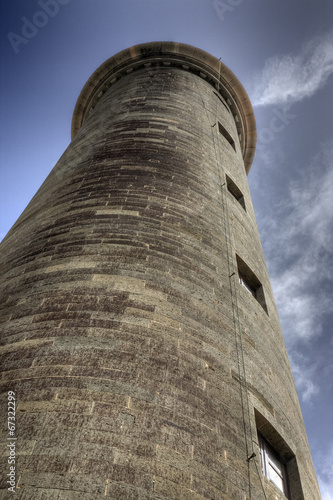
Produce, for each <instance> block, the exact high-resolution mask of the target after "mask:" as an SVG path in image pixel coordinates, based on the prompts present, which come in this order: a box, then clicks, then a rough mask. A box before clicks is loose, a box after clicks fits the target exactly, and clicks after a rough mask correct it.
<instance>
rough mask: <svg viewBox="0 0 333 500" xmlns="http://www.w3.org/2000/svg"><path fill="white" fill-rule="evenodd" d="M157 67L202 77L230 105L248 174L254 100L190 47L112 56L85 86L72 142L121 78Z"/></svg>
mask: <svg viewBox="0 0 333 500" xmlns="http://www.w3.org/2000/svg"><path fill="white" fill-rule="evenodd" d="M155 66H165V67H168V66H171V67H177V68H180V69H183V70H184V71H190V72H192V73H195V74H197V75H198V76H199V77H200V78H203V79H204V80H206V81H207V83H209V84H210V85H212V86H213V87H214V89H215V90H216V91H218V92H219V93H220V95H221V96H222V98H223V99H224V100H225V101H226V102H227V104H228V106H229V108H230V110H231V112H232V114H233V116H234V119H235V123H236V127H237V132H238V136H239V142H240V145H241V149H242V154H243V159H244V165H245V169H246V172H247V173H248V172H249V170H250V167H251V164H252V161H253V157H254V153H255V146H256V137H257V133H256V122H255V117H254V112H253V107H252V104H251V101H250V99H249V97H248V95H247V93H246V91H245V89H244V87H243V85H242V84H241V83H240V81H239V80H238V78H237V77H236V76H235V75H234V73H233V72H232V71H231V70H230V69H229V68H228V67H227V66H225V65H224V64H223V63H222V62H221V61H220V60H218V59H217V58H216V57H213V56H212V55H210V54H208V53H207V52H205V51H203V50H201V49H198V48H196V47H193V46H191V45H187V44H182V43H176V42H150V43H144V44H140V45H135V46H133V47H130V48H129V49H126V50H123V51H121V52H118V54H116V55H114V56H112V57H110V58H109V59H108V60H107V61H105V62H104V63H103V64H102V65H101V66H99V68H97V70H96V71H95V72H94V73H93V74H92V75H91V77H90V78H89V80H88V81H87V83H86V84H85V86H84V87H83V89H82V91H81V93H80V95H79V98H78V100H77V102H76V106H75V109H74V113H73V119H72V139H73V138H74V137H75V135H76V134H77V132H78V131H79V130H80V128H81V126H82V125H83V123H84V122H85V120H86V119H87V117H88V116H89V115H90V113H91V112H92V110H93V109H94V107H95V106H96V104H97V103H98V101H99V100H100V99H101V97H102V96H103V94H104V93H105V92H106V91H107V90H108V89H109V88H110V87H111V86H112V85H114V84H115V83H116V82H117V81H118V80H120V79H121V78H122V77H124V76H126V75H128V74H130V73H132V72H134V71H137V70H140V69H143V68H153V67H155Z"/></svg>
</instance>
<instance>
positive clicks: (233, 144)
mask: <svg viewBox="0 0 333 500" xmlns="http://www.w3.org/2000/svg"><path fill="white" fill-rule="evenodd" d="M218 124H219V132H220V134H221V135H223V137H224V138H225V139H227V141H228V142H229V144H230V145H231V146H232V147H233V148H234V150H235V151H236V146H235V141H234V140H233V138H232V137H231V135H230V134H229V132H228V131H227V130H226V129H225V128H224V127H223V125H222V124H221V123H220V122H218Z"/></svg>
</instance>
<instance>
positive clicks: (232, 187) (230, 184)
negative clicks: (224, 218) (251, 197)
mask: <svg viewBox="0 0 333 500" xmlns="http://www.w3.org/2000/svg"><path fill="white" fill-rule="evenodd" d="M226 180H227V189H228V191H229V193H230V194H232V196H233V197H234V198H236V200H237V201H238V203H239V204H240V205H241V206H242V207H243V208H244V210H245V211H246V208H245V201H244V196H243V193H242V192H241V190H240V189H239V188H238V186H236V184H235V183H234V181H233V180H231V179H230V177H229V176H228V175H226Z"/></svg>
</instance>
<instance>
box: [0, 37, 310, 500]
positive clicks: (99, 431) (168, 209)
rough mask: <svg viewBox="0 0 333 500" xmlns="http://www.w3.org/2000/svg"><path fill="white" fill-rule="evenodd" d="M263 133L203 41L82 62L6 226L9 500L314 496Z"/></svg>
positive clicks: (297, 499)
mask: <svg viewBox="0 0 333 500" xmlns="http://www.w3.org/2000/svg"><path fill="white" fill-rule="evenodd" d="M255 141H256V127H255V119H254V115H253V110H252V106H251V103H250V101H249V98H248V96H247V94H246V92H245V90H244V88H243V87H242V85H241V84H240V82H239V81H238V80H237V78H236V77H235V76H234V75H233V73H232V72H231V71H230V70H229V69H228V68H227V67H225V66H224V65H223V64H222V63H221V62H220V61H218V60H217V59H215V58H214V57H212V56H211V55H209V54H207V53H205V52H203V51H202V50H199V49H197V48H194V47H191V46H188V45H183V44H178V43H172V42H158V43H157V42H156V43H148V44H144V45H139V46H135V47H131V48H130V49H128V50H125V51H123V52H120V53H119V54H117V55H115V56H114V57H112V58H111V59H109V60H108V61H106V62H105V63H104V64H102V66H100V67H99V68H98V69H97V70H96V71H95V73H94V74H93V75H92V76H91V77H90V79H89V80H88V82H87V83H86V85H85V86H84V88H83V90H82V92H81V95H80V97H79V99H78V101H77V104H76V107H75V111H74V116H73V123H72V142H71V144H70V145H69V147H68V149H67V150H66V151H65V153H64V154H63V156H62V157H61V158H60V160H59V162H58V163H57V165H56V166H55V167H54V169H53V170H52V172H51V173H50V175H49V176H48V178H47V179H46V180H45V182H44V184H43V185H42V186H41V188H40V189H39V191H38V192H37V194H36V195H35V196H34V198H33V199H32V200H31V202H30V204H29V205H28V207H27V208H26V210H25V211H24V212H23V214H22V215H21V217H20V218H19V219H18V221H17V222H16V223H15V224H14V226H13V228H12V229H11V230H10V231H9V233H8V235H7V236H6V238H5V239H4V240H3V242H2V244H1V271H0V272H1V275H2V285H1V286H2V292H1V301H0V312H1V321H2V323H1V326H2V337H1V338H2V342H1V345H2V347H1V352H2V354H1V355H2V360H1V367H2V378H1V388H2V398H3V400H4V401H5V405H3V408H5V410H6V414H5V415H3V416H2V419H1V422H2V423H1V425H2V443H3V445H4V450H5V453H4V459H3V470H4V471H5V474H4V475H3V476H2V483H1V488H2V489H3V490H2V494H3V497H1V498H7V496H6V495H8V494H9V493H8V491H6V490H7V489H8V487H9V484H10V483H9V482H8V481H9V480H8V477H10V476H8V475H7V474H9V472H10V470H9V463H8V456H9V451H8V450H10V447H6V446H7V444H8V442H10V443H12V442H13V443H14V444H15V446H14V445H12V447H14V448H15V452H16V455H15V470H14V471H12V472H13V473H15V482H14V485H15V486H14V489H15V495H16V496H15V498H17V499H20V500H23V499H24V500H42V499H43V500H44V499H46V500H74V499H80V500H95V499H103V498H107V499H108V498H109V499H113V500H122V499H124V500H204V499H214V500H235V499H236V500H250V499H255V500H265V499H266V500H282V499H285V498H288V499H290V500H303V499H304V500H315V499H316V500H318V499H319V498H320V494H319V489H318V485H317V481H316V477H315V472H314V468H313V464H312V460H311V456H310V452H309V447H308V442H307V437H306V433H305V429H304V424H303V420H302V415H301V411H300V406H299V402H298V398H297V393H296V389H295V385H294V382H293V378H292V374H291V370H290V366H289V361H288V357H287V353H286V349H285V346H284V342H283V337H282V333H281V329H280V326H279V321H278V316H277V312H276V307H275V304H274V299H273V295H272V290H271V286H270V283H269V278H268V274H267V270H266V266H265V262H264V257H263V252H262V248H261V244H260V240H259V234H258V230H257V226H256V222H255V216H254V213H253V207H252V203H251V198H250V193H249V188H248V184H247V178H246V175H247V172H248V171H249V169H250V165H251V161H252V159H253V156H254V151H255ZM9 393H10V394H11V397H12V398H14V399H15V403H16V407H15V410H16V417H15V418H16V420H15V429H14V430H13V431H12V434H11V435H10V436H11V439H12V440H14V441H12V440H10V441H8V438H9V434H8V433H9V430H8V427H7V400H8V397H9V396H8V394H9ZM11 401H12V400H11ZM15 438H17V440H15ZM12 477H13V474H12ZM13 498H14V497H13Z"/></svg>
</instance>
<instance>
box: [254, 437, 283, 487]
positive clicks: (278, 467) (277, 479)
mask: <svg viewBox="0 0 333 500" xmlns="http://www.w3.org/2000/svg"><path fill="white" fill-rule="evenodd" d="M259 448H260V457H261V467H262V471H263V474H264V475H265V476H266V477H267V478H268V479H270V481H272V483H274V484H275V486H277V488H279V490H281V491H282V493H284V495H285V496H286V497H288V486H287V472H286V466H285V464H284V463H283V462H282V459H281V458H280V457H279V456H278V454H277V453H276V452H275V451H274V450H273V448H272V447H271V446H270V445H269V444H268V442H267V441H266V440H265V439H264V438H263V437H262V436H261V435H260V434H259Z"/></svg>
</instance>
